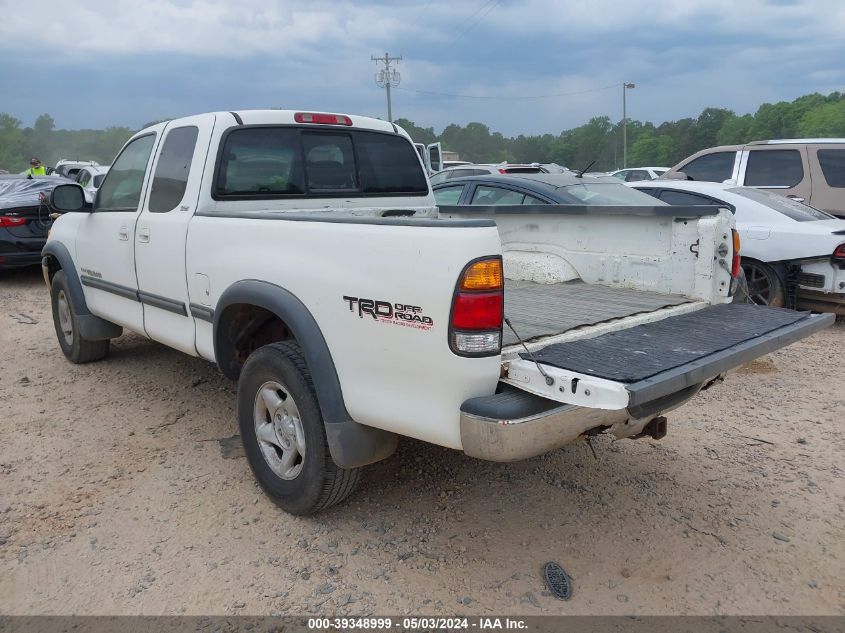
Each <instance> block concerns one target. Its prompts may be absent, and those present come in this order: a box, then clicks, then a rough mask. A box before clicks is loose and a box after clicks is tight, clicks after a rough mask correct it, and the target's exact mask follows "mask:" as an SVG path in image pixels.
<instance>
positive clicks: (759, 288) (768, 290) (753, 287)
mask: <svg viewBox="0 0 845 633" xmlns="http://www.w3.org/2000/svg"><path fill="white" fill-rule="evenodd" d="M742 270H743V271H744V272H745V280H746V283H747V288H748V295H749V297H750V298H751V300H752V302H754V303H756V304H758V305H764V306H771V307H772V308H781V307H783V306H784V305H785V304H786V288H785V287H784V285H783V281H781V278H780V276H779V275H778V274H777V272H776V271H775V270H774V268H772V267H771V266H769V265H768V264H764V263H763V262H758V261H757V260H754V259H743V260H742Z"/></svg>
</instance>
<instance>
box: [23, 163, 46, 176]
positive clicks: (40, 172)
mask: <svg viewBox="0 0 845 633" xmlns="http://www.w3.org/2000/svg"><path fill="white" fill-rule="evenodd" d="M26 175H27V176H32V177H33V178H34V177H35V176H46V175H47V168H46V167H44V165H41V167H30V168H29V169H27V170H26Z"/></svg>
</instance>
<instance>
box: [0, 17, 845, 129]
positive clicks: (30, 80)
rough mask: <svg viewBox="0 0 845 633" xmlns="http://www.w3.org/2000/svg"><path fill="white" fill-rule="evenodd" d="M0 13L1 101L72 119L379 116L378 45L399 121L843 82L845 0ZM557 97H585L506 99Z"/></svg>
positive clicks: (655, 115)
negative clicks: (392, 73)
mask: <svg viewBox="0 0 845 633" xmlns="http://www.w3.org/2000/svg"><path fill="white" fill-rule="evenodd" d="M0 13H2V15H3V16H4V17H3V20H2V21H0V51H2V53H3V56H4V58H5V63H4V67H5V69H4V70H0V73H3V77H2V81H3V83H4V84H5V85H13V86H15V87H16V89H15V90H12V91H8V90H7V91H5V93H6V94H4V104H3V106H2V107H3V108H4V109H9V110H10V112H11V113H12V114H14V115H15V116H18V117H20V118H22V119H23V120H24V121H26V122H27V123H31V122H32V120H34V117H35V116H37V114H38V113H40V112H43V111H44V110H45V109H48V110H49V111H50V112H51V113H52V114H53V116H54V117H55V118H56V121H57V123H58V124H59V125H67V126H86V127H98V126H104V125H108V124H126V125H140V124H141V123H143V122H145V121H148V120H152V119H156V118H162V117H169V116H175V115H181V114H189V113H192V112H198V111H208V110H214V109H229V108H233V107H238V108H243V107H269V106H282V107H294V108H298V107H308V108H313V109H326V110H335V111H346V112H358V113H362V114H373V115H378V116H384V113H385V106H384V93H383V91H381V90H379V89H378V88H377V87H376V86H375V84H374V81H373V75H374V73H375V71H376V69H377V66H376V64H375V63H373V62H372V61H371V60H370V55H371V54H379V53H383V52H384V51H389V52H390V53H391V54H402V55H403V57H404V59H403V61H402V62H400V64H399V70H400V71H401V73H402V84H401V86H400V89H399V90H397V91H395V93H394V114H395V115H396V116H403V117H406V118H410V119H412V120H415V121H416V122H417V123H420V124H424V125H426V126H434V127H436V128H441V127H443V126H445V125H447V124H448V123H451V122H456V123H466V122H468V121H473V120H475V121H479V120H480V121H483V122H485V123H488V124H489V125H490V126H491V127H492V128H493V129H496V130H500V131H502V132H504V133H507V134H518V133H537V132H553V133H557V132H559V131H560V130H562V129H564V128H567V127H572V126H575V125H578V124H580V123H583V122H585V121H586V120H588V119H589V118H590V117H591V116H594V115H608V116H611V118H613V119H618V118H619V117H620V116H621V111H620V110H621V103H620V102H621V94H620V92H621V87H620V88H619V89H616V88H615V87H614V88H612V89H609V90H594V89H596V88H603V87H605V86H609V85H614V86H615V85H616V84H621V82H622V81H623V80H625V81H634V82H636V83H637V84H638V87H637V89H635V90H634V91H633V92H632V93H631V94H630V99H631V102H630V106H631V115H632V116H634V117H637V118H641V119H647V120H654V121H660V120H663V119H666V118H681V117H683V116H695V115H697V114H698V112H699V111H700V110H701V109H703V108H704V107H706V106H719V107H729V108H733V109H735V110H737V111H740V112H742V111H748V110H753V109H756V107H757V105H759V103H760V102H762V101H774V100H779V99H792V98H794V97H796V96H799V95H801V94H804V93H806V92H812V91H814V90H819V91H829V90H833V89H836V88H837V86H839V85H840V84H841V81H842V77H843V75H842V70H841V63H840V60H841V59H845V41H843V38H842V33H843V32H845V3H843V2H841V0H806V1H803V2H790V1H789V0H778V1H773V0H768V1H767V0H746V1H745V2H742V3H736V2H735V1H734V0H683V1H681V0H641V1H631V2H624V3H622V2H617V1H615V0H614V1H611V0H591V1H587V0H558V1H555V2H548V0H499V1H498V2H496V1H494V0H473V1H472V2H463V3H456V2H449V1H448V0H431V1H428V0H412V1H410V2H403V3H389V2H378V1H373V0H370V1H365V2H352V1H351V0H342V1H339V2H331V1H327V0H312V1H310V2H307V3H306V2H274V1H273V0H261V1H259V0H240V2H237V3H234V2H231V0H225V1H224V0H170V1H168V0H147V2H144V3H141V2H137V0H133V1H131V2H130V1H128V0H112V1H111V2H109V3H75V4H74V3H65V2H58V1H55V2H47V3H43V2H42V3H18V2H14V0H0ZM33 49H35V51H36V53H35V56H33V52H32V51H33ZM33 57H35V59H37V60H38V62H37V63H38V72H37V73H34V72H32V64H33ZM7 82H8V83H7ZM44 86H50V87H51V89H50V90H45V88H44ZM590 90H593V91H592V92H583V91H590ZM415 91H422V92H415ZM428 92H441V93H451V94H456V93H457V94H464V95H476V96H487V97H496V99H486V100H482V99H461V98H454V97H446V96H438V95H432V94H426V93H428ZM555 93H582V94H570V95H569V96H565V97H558V98H555V99H535V100H530V99H512V98H513V97H524V96H526V95H528V96H530V95H545V94H555ZM508 98H511V99H508Z"/></svg>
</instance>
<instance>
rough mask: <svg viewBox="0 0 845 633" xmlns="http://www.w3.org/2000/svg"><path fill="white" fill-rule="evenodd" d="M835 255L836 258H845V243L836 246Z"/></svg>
mask: <svg viewBox="0 0 845 633" xmlns="http://www.w3.org/2000/svg"><path fill="white" fill-rule="evenodd" d="M833 256H834V257H835V258H836V259H845V244H840V245H839V246H837V247H836V250H835V251H833Z"/></svg>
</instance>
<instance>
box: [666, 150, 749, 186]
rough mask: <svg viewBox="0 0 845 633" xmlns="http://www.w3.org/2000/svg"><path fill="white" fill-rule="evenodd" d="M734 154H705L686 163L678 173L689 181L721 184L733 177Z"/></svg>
mask: <svg viewBox="0 0 845 633" xmlns="http://www.w3.org/2000/svg"><path fill="white" fill-rule="evenodd" d="M735 159H736V152H716V153H714V154H705V155H704V156H699V157H698V158H696V159H695V160H693V161H691V162H689V163H687V164H686V165H684V166H683V167H681V168H680V170H679V171H682V172H684V173H685V174H686V175H687V177H688V178H689V179H690V180H702V181H704V182H723V181H725V180H728V179H729V178H730V177H731V176H733V171H734V160H735Z"/></svg>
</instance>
